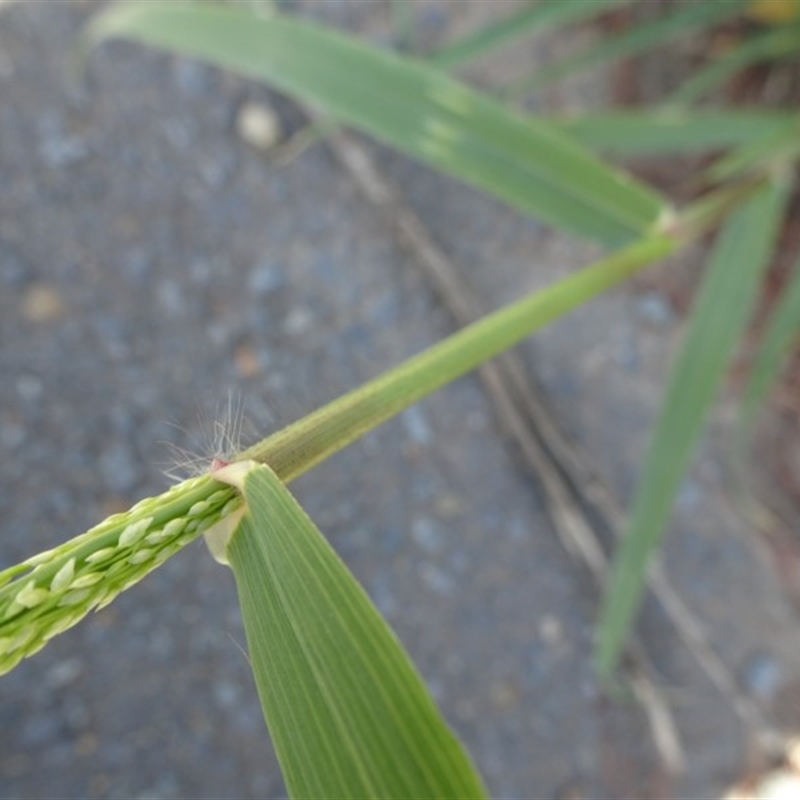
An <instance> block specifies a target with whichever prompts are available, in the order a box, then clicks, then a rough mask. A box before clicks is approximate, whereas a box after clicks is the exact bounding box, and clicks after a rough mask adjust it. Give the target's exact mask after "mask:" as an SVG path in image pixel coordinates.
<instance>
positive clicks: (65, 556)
mask: <svg viewBox="0 0 800 800" xmlns="http://www.w3.org/2000/svg"><path fill="white" fill-rule="evenodd" d="M218 486H219V484H218V483H216V482H215V481H213V480H211V479H209V478H207V477H203V478H199V479H197V478H195V479H192V480H188V481H184V482H183V483H180V484H177V485H176V486H173V487H172V488H171V489H169V490H168V491H167V492H164V493H163V494H161V495H158V496H157V497H148V498H145V499H144V500H142V501H140V502H139V503H137V504H136V505H135V506H134V507H133V508H131V509H130V511H128V512H126V513H123V514H115V515H114V516H112V517H109V518H108V519H106V520H104V521H103V522H102V523H100V525H97V526H96V527H94V528H92V529H90V530H88V531H87V532H86V533H83V534H81V535H80V536H76V537H75V538H73V539H71V540H70V541H68V542H65V543H64V544H62V545H60V546H59V547H56V548H54V549H52V550H47V551H45V552H43V553H39V554H38V555H36V556H33V557H31V558H29V559H27V560H26V561H24V562H22V563H21V564H17V565H15V566H12V567H9V568H8V569H6V570H3V571H2V572H0V675H2V674H4V673H6V672H9V671H10V670H11V669H13V668H14V667H15V666H16V665H17V664H18V663H19V662H20V661H21V660H22V659H23V658H27V657H28V656H30V655H33V654H34V653H35V652H37V651H38V650H40V649H41V648H42V647H43V646H44V645H45V644H46V642H47V641H48V640H49V639H51V638H53V636H56V635H57V634H59V633H62V632H63V631H65V630H67V629H68V628H71V627H72V626H73V625H75V624H76V623H78V622H79V621H80V620H81V619H83V617H85V616H86V614H88V613H89V611H91V610H92V609H95V610H99V609H100V608H103V607H104V606H106V605H108V603H110V602H111V601H112V600H114V598H116V597H117V595H118V594H120V593H121V592H123V591H124V590H125V589H127V588H129V587H130V586H133V585H134V584H136V583H138V582H139V581H140V580H141V579H142V578H144V577H145V575H147V574H148V573H149V572H150V571H151V570H153V569H155V568H156V567H157V566H159V565H160V564H163V563H164V561H166V560H167V559H168V558H169V557H170V556H172V555H174V554H175V553H177V552H178V550H180V549H182V548H183V547H185V546H186V545H187V544H188V543H189V542H191V541H193V540H194V539H196V538H197V537H198V536H199V535H200V533H201V532H202V531H203V530H206V529H207V528H208V527H210V526H211V525H214V524H215V523H217V522H219V520H220V519H222V518H223V517H224V516H227V515H228V514H230V513H232V512H233V511H235V510H236V509H237V508H238V507H239V506H240V505H241V498H239V497H238V496H237V495H236V494H235V492H234V490H233V489H231V488H227V487H226V488H223V489H219V488H217V487H218Z"/></svg>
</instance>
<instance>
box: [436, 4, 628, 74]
mask: <svg viewBox="0 0 800 800" xmlns="http://www.w3.org/2000/svg"><path fill="white" fill-rule="evenodd" d="M630 2H631V0H588V1H587V2H582V3H552V2H547V0H544V2H542V1H541V0H540V2H536V3H533V4H530V5H528V6H525V7H523V8H522V9H520V10H519V11H517V12H516V13H514V14H510V15H508V16H506V17H504V18H503V19H501V20H499V21H498V22H495V23H493V24H491V25H486V26H484V27H483V28H481V29H480V30H479V31H476V32H475V33H472V34H470V35H469V36H466V37H464V38H463V39H460V40H459V41H457V42H453V43H452V44H449V45H446V46H445V47H442V48H441V49H440V50H437V51H436V52H435V53H433V54H432V55H430V56H429V57H428V58H429V60H430V62H431V63H432V64H436V66H438V67H442V68H443V69H453V68H454V67H457V66H459V65H461V64H464V63H465V62H467V61H471V60H473V59H475V58H479V57H480V56H483V55H486V54H487V53H489V52H491V51H492V50H494V49H495V48H498V47H501V46H503V45H506V44H509V43H510V42H512V41H514V39H518V38H519V37H521V36H524V35H525V34H529V33H532V32H533V31H535V30H538V31H541V30H544V29H547V28H553V27H555V26H557V25H566V24H568V23H576V22H580V21H582V20H585V19H590V18H591V17H594V16H596V15H597V14H601V13H603V12H604V11H608V10H609V9H611V8H615V7H617V6H620V5H627V4H629V3H630Z"/></svg>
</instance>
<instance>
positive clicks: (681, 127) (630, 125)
mask: <svg viewBox="0 0 800 800" xmlns="http://www.w3.org/2000/svg"><path fill="white" fill-rule="evenodd" d="M553 122H554V123H555V124H556V125H557V126H558V127H559V128H560V129H561V130H563V131H564V132H565V133H566V134H567V135H569V136H572V137H573V138H574V139H577V140H578V141H579V142H581V144H584V145H586V147H589V148H591V149H593V150H600V151H602V152H605V153H612V154H619V155H623V156H668V155H692V154H695V153H704V152H707V151H709V150H720V149H723V148H727V147H736V146H741V145H747V144H749V143H750V142H753V141H755V140H756V139H760V138H761V137H764V136H767V135H770V134H772V133H773V132H775V131H777V130H780V129H783V128H788V127H789V126H791V125H795V126H796V127H800V117H798V115H797V114H794V113H789V112H783V111H768V110H758V111H742V110H736V111H726V110H723V109H720V110H719V111H713V112H700V111H698V112H694V111H692V112H688V111H683V110H681V109H672V110H665V111H658V112H655V111H646V112H638V111H620V112H607V113H600V114H586V115H582V116H577V117H573V118H567V119H556V120H553Z"/></svg>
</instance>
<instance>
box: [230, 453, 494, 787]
mask: <svg viewBox="0 0 800 800" xmlns="http://www.w3.org/2000/svg"><path fill="white" fill-rule="evenodd" d="M242 489H243V493H244V496H245V499H246V502H247V507H248V511H247V513H246V514H245V515H244V517H243V519H242V522H241V524H240V526H239V528H238V529H237V530H236V531H235V532H234V534H233V536H232V538H231V541H230V543H229V545H228V557H229V560H230V565H231V567H232V569H233V573H234V576H235V578H236V584H237V588H238V591H239V597H240V602H241V607H242V616H243V619H244V624H245V631H246V634H247V641H248V646H249V650H250V656H251V658H252V662H253V671H254V675H255V678H256V685H257V687H258V691H259V696H260V698H261V703H262V707H263V710H264V715H265V718H266V720H267V724H268V726H269V729H270V732H271V734H272V738H273V741H274V744H275V749H276V752H277V754H278V758H279V760H280V763H281V769H282V770H283V773H284V777H285V779H286V784H287V787H288V789H289V792H290V794H291V795H292V796H293V797H297V798H301V797H302V798H306V797H320V798H323V797H329V798H343V797H408V798H445V797H448V798H481V797H485V796H486V792H485V790H484V788H483V785H482V784H481V781H480V778H479V777H478V775H477V773H476V772H475V770H474V768H473V767H472V764H471V763H470V760H469V757H468V756H467V754H466V752H465V751H464V749H463V747H462V746H461V744H460V742H459V741H458V740H457V739H456V737H455V736H454V734H453V733H452V731H451V730H450V729H449V727H448V726H447V724H446V722H445V721H444V719H443V718H442V717H441V715H440V714H439V712H438V711H437V709H436V706H435V704H434V702H433V700H432V699H431V696H430V694H429V692H428V690H427V688H426V686H425V684H424V682H423V681H422V679H421V678H420V676H419V674H418V673H417V671H416V669H415V668H414V666H413V664H412V663H411V661H410V659H409V658H408V656H407V655H406V653H405V651H404V650H403V648H402V646H401V645H400V643H399V642H398V640H397V638H396V637H395V635H394V634H393V633H392V631H391V629H390V628H389V626H388V625H387V624H386V622H385V621H384V619H383V618H382V617H381V616H380V614H379V612H378V611H377V609H376V608H375V606H374V605H373V604H372V602H371V601H370V600H369V598H368V597H367V595H366V593H365V592H364V590H363V589H362V588H361V586H360V585H359V584H358V582H357V581H356V580H355V578H353V576H352V575H351V574H350V572H349V571H348V570H347V568H346V567H345V565H344V564H343V562H342V561H341V560H340V559H339V557H338V556H337V555H336V553H335V552H334V551H333V549H332V548H331V547H330V545H329V544H328V543H327V541H326V540H325V539H324V537H323V536H322V534H321V533H320V532H319V530H318V529H317V528H316V526H315V525H314V523H313V522H312V521H311V520H310V519H309V517H308V516H307V515H306V513H305V512H304V511H303V509H302V508H301V507H300V505H299V504H298V503H297V501H296V500H295V499H294V497H293V496H292V495H291V494H290V493H289V491H288V490H287V489H286V488H285V487H284V486H283V484H282V483H281V482H280V480H279V478H278V477H277V476H276V475H275V473H273V472H272V471H271V470H270V469H269V468H268V467H265V466H260V465H256V464H253V465H252V469H251V470H250V471H249V472H247V474H246V475H245V477H244V479H243V481H242Z"/></svg>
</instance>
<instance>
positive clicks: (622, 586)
mask: <svg viewBox="0 0 800 800" xmlns="http://www.w3.org/2000/svg"><path fill="white" fill-rule="evenodd" d="M786 195H787V192H786V190H785V187H783V186H776V185H769V186H767V187H765V188H764V189H762V190H760V191H759V192H758V193H756V194H755V195H753V197H752V198H751V199H749V200H748V201H747V202H746V203H745V204H744V205H743V206H742V207H741V208H740V209H739V210H738V211H737V212H735V213H734V214H733V215H731V217H729V218H728V220H727V221H726V223H725V225H724V226H723V229H722V232H721V234H720V236H719V238H718V240H717V242H716V245H715V247H714V250H713V253H712V256H711V261H710V264H709V268H708V271H707V273H706V275H705V276H704V279H703V282H702V285H701V288H700V291H699V293H698V295H697V299H696V301H695V303H694V308H693V310H692V315H691V319H690V322H689V328H688V331H687V333H686V338H685V340H684V343H683V347H682V349H681V352H680V354H679V356H678V359H677V361H676V363H675V366H674V367H673V370H672V375H671V377H670V380H669V385H668V387H667V391H666V396H665V399H664V404H663V407H662V410H661V415H660V417H659V420H658V423H657V425H656V430H655V433H654V435H653V439H652V440H651V443H650V448H649V451H648V455H647V458H646V461H645V465H644V468H643V471H642V477H641V480H640V484H639V487H638V490H637V493H636V496H635V498H634V502H633V508H632V511H631V515H630V520H629V523H628V526H627V530H626V534H625V537H624V539H623V541H622V545H621V550H620V552H619V553H618V554H617V556H616V557H615V560H614V567H613V571H612V577H611V583H610V585H609V586H608V588H607V591H606V594H605V597H604V599H603V605H602V609H601V614H600V623H599V628H598V643H597V651H596V662H597V665H598V669H599V671H600V673H601V674H602V675H603V676H604V677H608V676H609V674H610V673H611V671H612V670H613V669H614V667H615V666H616V663H617V660H618V657H619V654H620V651H621V648H622V646H623V643H624V640H625V636H626V634H627V631H628V629H629V628H630V625H631V622H632V620H633V617H634V614H635V612H636V608H637V606H638V604H639V600H640V598H641V594H642V591H643V586H644V577H645V573H646V570H647V561H648V559H649V557H650V554H651V553H652V552H653V550H654V548H655V547H656V546H657V544H658V541H659V539H660V536H661V534H662V531H663V529H664V527H665V526H666V524H667V521H668V518H669V513H670V509H671V506H672V502H673V500H674V497H675V495H676V493H677V491H678V487H679V485H680V481H681V478H682V476H683V473H684V470H685V469H686V466H687V464H688V461H689V458H690V456H691V453H692V449H693V447H694V445H695V443H696V441H697V438H698V436H699V434H700V431H701V428H702V424H703V420H704V418H705V415H706V412H707V411H708V408H709V406H710V404H711V401H712V399H713V396H714V393H715V390H716V388H717V386H718V385H719V383H720V382H721V380H722V378H723V377H724V374H725V369H726V365H727V362H728V359H729V357H730V354H731V352H732V351H733V348H734V346H735V345H736V342H737V340H738V339H739V336H740V334H741V332H742V330H743V328H744V326H745V324H746V323H747V320H748V317H749V315H750V312H751V310H752V307H753V305H754V302H755V299H756V297H757V294H758V287H759V278H760V276H761V274H762V271H763V268H764V267H765V265H766V264H767V262H768V261H769V256H770V253H771V250H772V246H773V243H774V240H775V236H776V231H777V227H778V223H779V220H780V217H781V212H782V210H783V208H784V205H785V202H786Z"/></svg>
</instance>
